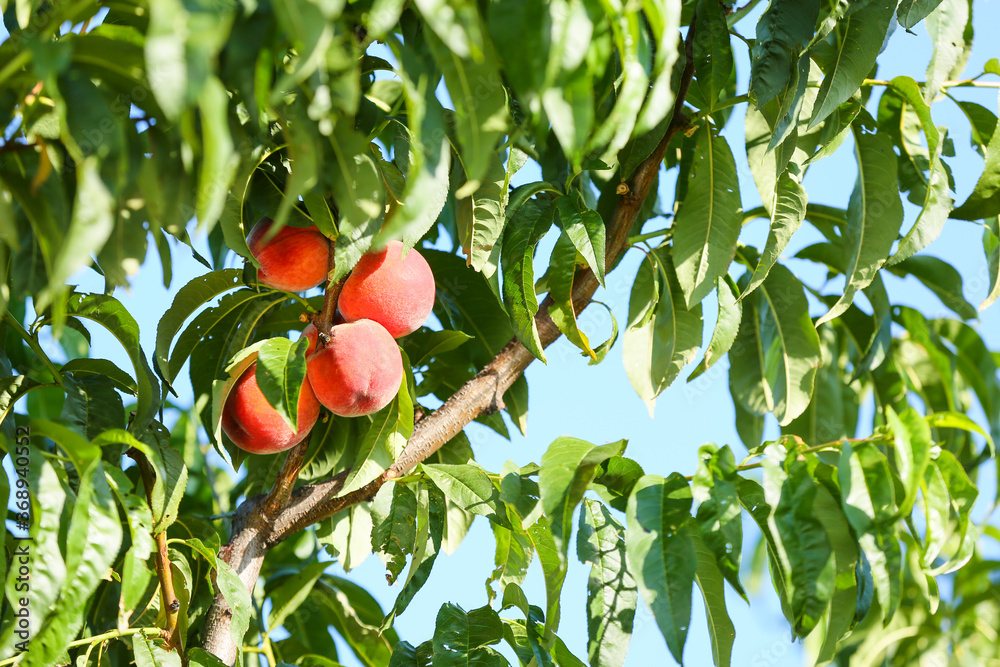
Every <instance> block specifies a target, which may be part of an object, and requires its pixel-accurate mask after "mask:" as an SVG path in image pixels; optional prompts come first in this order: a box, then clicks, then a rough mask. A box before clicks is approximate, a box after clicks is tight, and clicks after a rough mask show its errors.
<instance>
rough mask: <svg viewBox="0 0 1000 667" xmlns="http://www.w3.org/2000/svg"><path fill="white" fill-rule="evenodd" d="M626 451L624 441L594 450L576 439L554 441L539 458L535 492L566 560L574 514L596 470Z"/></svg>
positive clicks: (564, 438)
mask: <svg viewBox="0 0 1000 667" xmlns="http://www.w3.org/2000/svg"><path fill="white" fill-rule="evenodd" d="M624 450H625V441H624V440H621V441H619V442H615V443H611V444H607V445H601V446H599V447H595V446H594V445H592V444H591V443H589V442H586V441H584V440H578V439H577V438H570V437H566V436H563V437H560V438H556V439H555V440H554V441H553V442H552V444H551V445H549V448H548V449H547V450H545V453H544V454H542V467H541V469H540V470H539V472H538V488H539V491H540V492H541V499H542V507H543V508H544V510H545V514H546V516H548V517H549V522H550V526H551V528H552V537H553V538H554V539H555V542H556V546H557V547H558V548H559V552H560V554H561V555H562V556H563V557H565V556H566V552H567V549H568V548H569V546H568V543H569V538H570V533H571V532H572V530H573V513H574V512H575V511H576V506H577V505H579V504H580V501H582V500H583V494H584V492H585V491H586V490H587V486H588V485H589V484H590V482H591V480H592V479H593V478H594V475H595V474H596V472H597V467H598V466H599V465H600V464H601V463H603V462H604V461H606V460H607V459H609V458H611V457H612V456H619V455H621V453H622V452H623V451H624Z"/></svg>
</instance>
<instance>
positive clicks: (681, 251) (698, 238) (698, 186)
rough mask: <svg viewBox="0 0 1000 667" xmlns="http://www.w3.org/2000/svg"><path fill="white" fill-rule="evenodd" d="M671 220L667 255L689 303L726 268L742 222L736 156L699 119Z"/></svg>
mask: <svg viewBox="0 0 1000 667" xmlns="http://www.w3.org/2000/svg"><path fill="white" fill-rule="evenodd" d="M696 136H697V142H698V143H697V145H696V147H695V152H694V158H693V162H692V164H691V169H690V171H689V172H688V184H687V194H686V195H685V197H684V200H683V201H682V202H681V204H680V209H679V210H678V211H677V217H676V219H675V220H674V226H673V229H674V235H673V249H672V255H673V258H674V264H675V265H676V267H677V281H678V282H679V283H680V286H681V289H682V290H683V292H684V303H686V304H687V306H688V308H693V307H694V306H695V305H696V304H698V303H699V302H701V300H702V299H704V298H705V296H707V295H708V293H709V292H711V291H712V287H713V286H714V285H715V279H716V278H718V277H719V276H722V275H723V274H725V273H726V271H727V270H728V269H729V264H730V263H731V262H732V261H733V256H734V255H735V253H736V241H737V238H738V237H739V235H740V228H741V226H742V224H743V214H742V204H741V203H740V187H739V182H738V180H737V176H736V162H735V161H734V160H733V154H732V151H730V150H729V144H727V143H726V140H725V138H723V137H722V136H720V135H718V134H717V133H716V131H715V130H714V129H713V128H712V127H711V126H710V125H707V124H706V125H705V127H703V128H702V129H701V130H699V131H698V134H697V135H696Z"/></svg>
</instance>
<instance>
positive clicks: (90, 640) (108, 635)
mask: <svg viewBox="0 0 1000 667" xmlns="http://www.w3.org/2000/svg"><path fill="white" fill-rule="evenodd" d="M139 634H142V635H145V636H146V637H163V630H162V629H161V628H125V629H124V630H109V631H107V632H105V633H104V634H101V635H94V636H93V637H84V638H83V639H76V640H74V641H71V642H70V643H68V644H66V648H67V649H71V648H77V647H79V646H87V645H88V644H90V645H93V644H99V643H101V642H106V641H108V640H109V639H119V638H121V637H130V636H132V635H139ZM18 658H20V655H15V656H14V657H13V658H7V659H6V660H0V667H7V665H13V664H14V663H15V662H16V661H17V660H18Z"/></svg>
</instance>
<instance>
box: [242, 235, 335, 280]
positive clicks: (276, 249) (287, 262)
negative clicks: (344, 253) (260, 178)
mask: <svg viewBox="0 0 1000 667" xmlns="http://www.w3.org/2000/svg"><path fill="white" fill-rule="evenodd" d="M273 224H274V221H273V220H271V218H266V217H265V218H261V219H260V220H258V221H257V224H255V225H254V226H253V229H251V230H250V234H249V235H248V236H247V245H248V246H249V247H250V252H251V253H253V256H254V257H255V258H256V259H257V261H258V262H260V269H258V270H257V279H258V280H260V282H262V283H264V284H265V285H267V286H268V287H273V288H275V289H280V290H286V291H288V292H301V291H303V290H307V289H311V288H313V287H316V286H317V285H319V284H320V283H322V282H323V281H324V280H326V275H327V262H328V258H329V256H330V241H329V239H327V238H326V237H325V236H323V234H322V233H321V232H320V231H319V230H318V229H317V228H316V227H290V226H288V225H286V226H284V227H282V228H281V230H280V231H278V233H277V234H275V235H274V237H273V238H271V239H270V240H266V241H265V240H264V237H265V236H267V232H268V231H269V230H270V229H271V225H273Z"/></svg>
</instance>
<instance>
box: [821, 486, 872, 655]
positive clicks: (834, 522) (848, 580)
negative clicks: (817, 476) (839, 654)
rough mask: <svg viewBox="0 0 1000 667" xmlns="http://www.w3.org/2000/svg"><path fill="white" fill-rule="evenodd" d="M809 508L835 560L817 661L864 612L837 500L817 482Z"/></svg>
mask: <svg viewBox="0 0 1000 667" xmlns="http://www.w3.org/2000/svg"><path fill="white" fill-rule="evenodd" d="M813 511H814V513H815V514H816V517H817V518H818V519H819V520H820V521H821V522H822V523H823V529H824V530H825V531H826V535H827V538H828V539H829V540H830V546H831V547H832V548H833V557H834V560H835V561H836V576H835V579H834V581H835V588H834V591H833V596H832V597H831V599H830V606H829V608H828V609H827V623H826V627H825V634H824V637H823V644H822V646H820V648H819V651H818V655H817V658H816V659H817V662H822V661H824V660H830V659H831V658H832V657H833V656H834V655H835V654H836V651H837V644H838V642H839V641H840V639H841V638H842V637H843V636H844V635H845V634H846V633H847V632H848V631H849V630H850V628H851V627H853V626H854V623H855V618H856V616H859V615H861V614H862V613H864V611H863V607H862V604H863V603H862V596H861V595H859V591H858V574H857V568H858V565H859V564H858V555H859V552H858V545H857V541H856V540H855V538H854V536H852V535H851V531H850V527H849V526H848V525H847V519H846V518H845V517H844V514H843V512H842V511H841V509H840V503H839V502H838V501H837V500H836V499H835V498H834V497H833V495H831V493H830V491H828V490H827V488H826V487H825V486H824V485H823V483H821V484H819V485H817V487H816V496H815V498H814V499H813Z"/></svg>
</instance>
